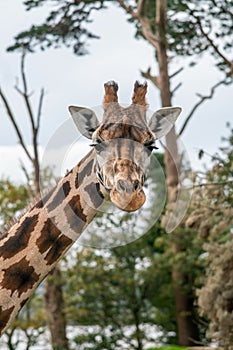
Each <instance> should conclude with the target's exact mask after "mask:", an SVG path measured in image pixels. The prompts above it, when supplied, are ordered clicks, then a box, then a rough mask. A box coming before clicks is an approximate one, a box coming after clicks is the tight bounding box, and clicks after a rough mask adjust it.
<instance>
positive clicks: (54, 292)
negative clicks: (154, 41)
mask: <svg viewBox="0 0 233 350" xmlns="http://www.w3.org/2000/svg"><path fill="white" fill-rule="evenodd" d="M21 51H22V56H21V81H22V88H20V87H19V86H18V85H16V86H15V88H16V90H17V92H18V93H19V94H20V95H21V96H22V98H23V101H24V103H25V106H26V115H27V117H28V120H29V125H30V127H31V137H32V145H33V151H32V154H31V152H30V150H29V147H28V145H26V142H25V139H24V133H23V131H22V130H21V129H20V126H19V124H18V122H17V117H16V116H15V115H14V113H13V110H12V108H11V106H10V103H9V102H8V99H7V97H6V95H5V94H4V92H3V90H2V89H1V88H0V99H1V100H2V103H3V105H4V106H5V109H6V113H7V116H8V117H9V119H10V121H11V123H12V126H13V128H14V130H15V132H16V134H17V137H18V141H19V144H20V145H21V146H22V149H23V150H24V153H25V155H26V156H27V158H28V160H29V161H30V163H31V166H32V173H33V176H32V177H31V176H30V174H29V172H28V171H27V169H26V167H25V166H24V165H23V164H22V170H23V171H24V174H25V175H26V179H27V183H28V188H29V191H30V193H31V198H33V197H38V196H39V195H40V194H41V190H43V174H44V175H45V183H46V182H47V180H48V177H49V176H50V175H51V171H50V170H49V169H43V170H41V169H40V160H39V148H38V142H39V131H40V125H41V115H42V105H43V99H44V89H41V92H40V97H39V103H38V108H37V112H36V113H35V112H34V109H33V107H32V105H31V100H30V97H31V94H30V92H29V90H28V82H27V77H26V72H25V59H26V53H27V50H26V48H23V47H22V46H21ZM49 172H50V174H49ZM50 180H51V178H50ZM55 269H58V267H55ZM53 273H54V274H56V273H55V272H52V274H53ZM57 275H58V276H59V271H57ZM45 283H46V282H45ZM45 288H46V298H45V300H46V301H48V305H47V306H48V307H47V308H46V312H47V315H48V317H47V319H48V326H49V329H50V332H51V339H52V343H53V348H54V349H55V350H58V349H59V350H60V349H66V350H67V349H68V340H67V338H66V322H65V317H64V313H63V310H62V308H61V306H62V303H61V299H62V293H61V288H60V281H59V280H58V285H57V288H54V287H53V284H51V283H50V282H49V277H48V278H47V284H46V287H45ZM52 304H53V305H52ZM51 306H52V307H51ZM54 324H55V326H54Z"/></svg>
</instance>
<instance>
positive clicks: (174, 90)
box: [171, 82, 182, 95]
mask: <svg viewBox="0 0 233 350" xmlns="http://www.w3.org/2000/svg"><path fill="white" fill-rule="evenodd" d="M181 85H182V83H181V82H180V83H179V84H177V85H176V86H175V87H174V89H173V90H172V91H171V94H172V95H174V93H175V92H176V91H177V90H178V89H179V88H180V87H181Z"/></svg>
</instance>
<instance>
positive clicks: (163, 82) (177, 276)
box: [156, 0, 199, 346]
mask: <svg viewBox="0 0 233 350" xmlns="http://www.w3.org/2000/svg"><path fill="white" fill-rule="evenodd" d="M166 12H167V9H166V1H165V0H157V1H156V26H157V33H158V44H157V46H156V52H157V58H158V65H159V86H160V96H161V103H162V106H163V107H168V106H171V105H172V101H171V97H172V94H171V90H170V79H169V74H168V57H167V41H166ZM169 150H170V152H171V153H170V152H169ZM178 160H179V154H178V147H177V135H176V132H175V128H174V127H173V128H172V130H171V131H170V132H169V134H168V135H167V136H166V150H165V159H164V161H165V167H166V185H167V209H166V214H165V215H166V216H167V217H168V216H169V208H172V204H173V203H175V202H176V195H175V196H174V193H176V188H177V186H178V184H179V177H178V172H177V164H178ZM172 234H173V235H175V234H176V231H174V232H173V233H172ZM171 247H172V250H173V252H174V254H177V253H178V252H179V251H180V247H179V243H174V242H173V243H172V244H171ZM172 278H173V282H174V288H175V306H176V322H177V331H178V343H179V345H181V346H190V345H194V344H195V343H194V342H193V341H192V340H193V339H195V340H196V341H198V340H199V335H198V328H197V325H196V323H194V317H193V314H194V312H193V297H192V296H190V295H188V294H187V292H186V291H185V289H184V285H182V282H183V281H185V276H184V274H183V273H182V272H181V271H180V267H177V266H176V265H174V266H173V271H172Z"/></svg>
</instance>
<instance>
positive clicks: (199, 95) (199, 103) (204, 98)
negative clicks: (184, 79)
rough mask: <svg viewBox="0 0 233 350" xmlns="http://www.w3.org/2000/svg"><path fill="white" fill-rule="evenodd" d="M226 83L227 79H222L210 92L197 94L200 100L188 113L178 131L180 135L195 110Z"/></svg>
mask: <svg viewBox="0 0 233 350" xmlns="http://www.w3.org/2000/svg"><path fill="white" fill-rule="evenodd" d="M223 84H226V79H223V80H220V81H219V82H218V83H216V84H215V85H214V86H212V88H211V90H210V94H209V95H206V96H203V95H201V94H197V96H198V97H199V98H200V100H199V101H198V102H197V103H196V104H195V105H194V106H193V108H192V109H191V111H190V113H189V114H188V116H187V117H186V119H185V121H184V124H183V125H182V127H181V129H180V132H179V133H178V137H179V136H181V135H182V133H183V132H184V130H185V128H186V126H187V124H188V122H189V121H190V119H191V118H192V116H193V114H194V112H195V111H196V110H197V108H198V107H200V105H201V104H202V103H203V102H205V101H206V100H209V99H211V98H212V97H213V95H214V93H215V91H216V89H217V88H218V87H219V86H220V85H223Z"/></svg>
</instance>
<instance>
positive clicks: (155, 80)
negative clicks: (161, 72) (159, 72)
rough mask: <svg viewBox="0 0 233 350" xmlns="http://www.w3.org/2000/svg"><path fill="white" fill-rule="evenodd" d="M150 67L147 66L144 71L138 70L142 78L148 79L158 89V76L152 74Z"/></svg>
mask: <svg viewBox="0 0 233 350" xmlns="http://www.w3.org/2000/svg"><path fill="white" fill-rule="evenodd" d="M150 72H151V68H150V67H149V68H148V69H147V71H146V72H143V71H140V73H141V75H142V77H143V78H146V79H148V80H150V81H151V82H152V83H153V84H154V85H155V86H156V87H157V88H158V89H160V84H159V77H157V76H155V75H152V74H151V73H150Z"/></svg>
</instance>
